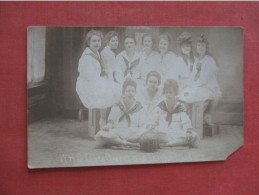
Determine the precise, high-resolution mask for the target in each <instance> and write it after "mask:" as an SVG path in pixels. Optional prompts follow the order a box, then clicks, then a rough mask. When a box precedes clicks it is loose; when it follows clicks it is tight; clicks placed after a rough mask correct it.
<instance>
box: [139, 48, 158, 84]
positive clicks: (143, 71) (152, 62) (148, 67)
mask: <svg viewBox="0 0 259 195" xmlns="http://www.w3.org/2000/svg"><path fill="white" fill-rule="evenodd" d="M151 71H157V72H158V73H160V74H162V71H161V62H160V55H159V54H158V52H156V51H152V52H151V53H150V54H149V55H147V54H146V52H142V53H141V58H140V78H141V79H142V80H143V83H145V82H146V77H147V74H148V73H149V72H151Z"/></svg>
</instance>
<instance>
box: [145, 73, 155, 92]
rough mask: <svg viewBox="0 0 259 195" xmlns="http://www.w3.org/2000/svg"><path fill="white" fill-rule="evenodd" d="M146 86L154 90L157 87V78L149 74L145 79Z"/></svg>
mask: <svg viewBox="0 0 259 195" xmlns="http://www.w3.org/2000/svg"><path fill="white" fill-rule="evenodd" d="M147 88H148V89H149V90H152V91H156V90H157V88H158V79H157V78H156V77H154V76H150V77H149V78H148V80H147Z"/></svg>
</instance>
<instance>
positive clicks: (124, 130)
mask: <svg viewBox="0 0 259 195" xmlns="http://www.w3.org/2000/svg"><path fill="white" fill-rule="evenodd" d="M122 93H123V97H122V99H121V101H120V102H118V103H117V104H115V105H114V106H113V107H112V109H111V112H110V114H109V117H108V123H107V125H106V126H105V127H104V128H103V129H102V130H100V131H99V132H98V133H97V134H96V136H95V139H96V141H97V142H98V144H99V145H100V146H104V145H108V146H112V145H126V146H138V145H139V144H138V141H139V137H140V136H141V135H142V134H143V133H144V132H145V131H146V129H144V126H145V125H144V124H145V118H144V114H143V109H142V105H141V103H140V102H138V101H136V100H135V98H134V97H135V94H136V82H135V81H133V80H132V79H130V78H128V79H126V80H125V82H124V83H123V89H122Z"/></svg>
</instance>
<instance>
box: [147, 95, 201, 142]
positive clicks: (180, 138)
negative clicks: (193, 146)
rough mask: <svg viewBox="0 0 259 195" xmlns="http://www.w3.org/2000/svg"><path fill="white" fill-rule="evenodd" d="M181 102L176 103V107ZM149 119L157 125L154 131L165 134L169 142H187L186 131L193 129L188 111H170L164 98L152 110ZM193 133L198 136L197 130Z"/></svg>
mask: <svg viewBox="0 0 259 195" xmlns="http://www.w3.org/2000/svg"><path fill="white" fill-rule="evenodd" d="M180 104H181V103H179V102H178V103H176V105H175V106H174V109H175V108H177V106H179V105H180ZM181 106H184V105H181ZM149 121H150V124H152V125H154V127H155V128H154V130H153V131H154V132H157V133H162V134H164V135H165V136H166V137H167V140H168V142H174V143H183V144H186V143H187V139H186V132H187V130H188V129H192V123H191V120H190V118H189V117H188V115H187V114H186V112H176V113H174V112H171V113H170V112H169V111H168V106H167V104H166V101H165V100H164V101H162V102H160V104H159V105H158V106H157V107H156V108H155V109H154V110H153V111H152V113H151V114H150V117H149ZM192 134H193V136H196V137H198V135H197V133H196V132H194V131H192Z"/></svg>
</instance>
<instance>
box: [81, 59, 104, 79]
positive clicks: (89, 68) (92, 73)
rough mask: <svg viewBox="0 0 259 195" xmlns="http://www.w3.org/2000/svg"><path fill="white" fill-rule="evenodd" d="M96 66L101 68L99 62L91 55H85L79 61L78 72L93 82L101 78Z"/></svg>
mask: <svg viewBox="0 0 259 195" xmlns="http://www.w3.org/2000/svg"><path fill="white" fill-rule="evenodd" d="M96 66H100V64H99V62H97V61H96V60H95V59H93V57H91V56H90V55H83V56H82V57H81V58H80V60H79V64H78V72H80V76H83V77H84V78H86V79H88V80H93V79H96V78H99V77H100V71H98V70H99V69H98V67H96Z"/></svg>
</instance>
